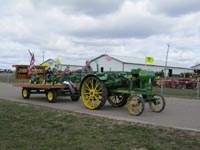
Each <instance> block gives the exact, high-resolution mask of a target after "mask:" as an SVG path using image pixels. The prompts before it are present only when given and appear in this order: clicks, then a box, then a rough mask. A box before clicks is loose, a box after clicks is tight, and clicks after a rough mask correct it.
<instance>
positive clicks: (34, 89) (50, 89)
mask: <svg viewBox="0 0 200 150" xmlns="http://www.w3.org/2000/svg"><path fill="white" fill-rule="evenodd" d="M13 86H15V87H21V88H22V97H23V98H24V99H29V98H30V95H31V94H45V95H46V97H47V100H48V102H50V103H52V102H55V101H56V97H57V96H71V99H72V101H78V100H79V98H80V96H79V94H78V90H76V89H77V88H75V91H76V92H75V93H73V94H72V93H71V92H70V90H69V86H68V85H63V84H42V83H40V84H30V83H15V84H13Z"/></svg>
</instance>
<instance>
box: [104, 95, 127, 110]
mask: <svg viewBox="0 0 200 150" xmlns="http://www.w3.org/2000/svg"><path fill="white" fill-rule="evenodd" d="M129 96H130V95H129V94H122V95H115V96H109V97H108V102H109V103H110V104H111V105H112V106H113V107H123V106H124V105H126V103H127V99H128V97H129Z"/></svg>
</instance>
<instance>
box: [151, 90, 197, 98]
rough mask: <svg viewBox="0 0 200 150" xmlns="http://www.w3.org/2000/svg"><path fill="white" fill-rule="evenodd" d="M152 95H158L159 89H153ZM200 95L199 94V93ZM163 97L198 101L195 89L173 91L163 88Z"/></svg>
mask: <svg viewBox="0 0 200 150" xmlns="http://www.w3.org/2000/svg"><path fill="white" fill-rule="evenodd" d="M153 91H154V93H157V94H160V93H161V89H160V87H153ZM199 93H200V92H199ZM163 95H164V96H170V97H176V98H192V99H199V97H197V89H173V88H163Z"/></svg>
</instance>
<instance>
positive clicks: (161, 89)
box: [160, 79, 163, 95]
mask: <svg viewBox="0 0 200 150" xmlns="http://www.w3.org/2000/svg"><path fill="white" fill-rule="evenodd" d="M160 81H161V82H160V83H161V86H160V94H161V95H163V80H162V79H161V80H160Z"/></svg>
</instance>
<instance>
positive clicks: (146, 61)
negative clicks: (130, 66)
mask: <svg viewBox="0 0 200 150" xmlns="http://www.w3.org/2000/svg"><path fill="white" fill-rule="evenodd" d="M145 63H150V64H153V63H154V58H153V57H149V56H146V57H145Z"/></svg>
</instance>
